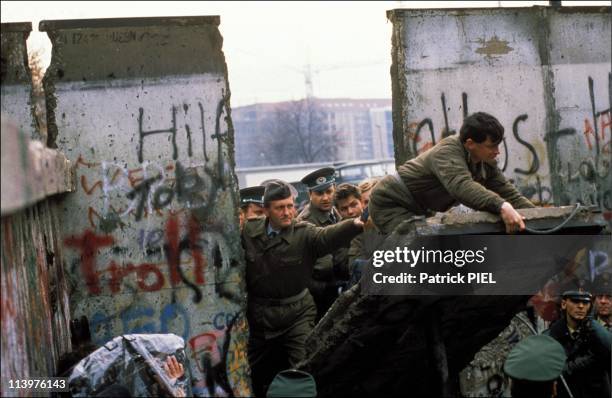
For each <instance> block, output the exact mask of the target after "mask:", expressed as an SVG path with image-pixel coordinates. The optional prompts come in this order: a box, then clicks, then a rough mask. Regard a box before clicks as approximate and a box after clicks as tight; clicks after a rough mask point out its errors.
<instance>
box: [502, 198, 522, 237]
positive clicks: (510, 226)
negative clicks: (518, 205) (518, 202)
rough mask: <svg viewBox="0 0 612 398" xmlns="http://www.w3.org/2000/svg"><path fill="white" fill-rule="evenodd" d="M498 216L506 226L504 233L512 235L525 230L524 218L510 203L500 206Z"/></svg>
mask: <svg viewBox="0 0 612 398" xmlns="http://www.w3.org/2000/svg"><path fill="white" fill-rule="evenodd" d="M499 215H500V216H501V218H502V220H503V221H504V224H506V233H509V234H513V233H515V232H518V231H524V230H525V221H524V220H525V217H523V216H521V215H520V214H519V213H518V212H517V211H516V210H515V209H514V207H512V205H511V204H510V203H508V202H504V203H503V204H502V206H501V211H500V214H499Z"/></svg>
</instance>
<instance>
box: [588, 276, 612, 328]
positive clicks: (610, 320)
mask: <svg viewBox="0 0 612 398" xmlns="http://www.w3.org/2000/svg"><path fill="white" fill-rule="evenodd" d="M593 294H594V295H595V319H596V320H597V321H598V322H599V323H600V324H601V325H602V326H603V327H605V328H606V329H607V330H608V331H609V332H610V331H612V283H610V273H609V272H604V273H602V274H601V275H599V276H597V278H595V281H594V282H593Z"/></svg>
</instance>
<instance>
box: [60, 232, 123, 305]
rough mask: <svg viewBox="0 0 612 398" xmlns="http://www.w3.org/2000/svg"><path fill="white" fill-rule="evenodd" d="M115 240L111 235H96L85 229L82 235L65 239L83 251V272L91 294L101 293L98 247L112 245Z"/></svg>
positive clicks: (65, 242)
mask: <svg viewBox="0 0 612 398" xmlns="http://www.w3.org/2000/svg"><path fill="white" fill-rule="evenodd" d="M114 242H115V240H114V239H113V237H112V236H111V235H96V234H95V233H94V232H92V231H90V230H89V229H88V230H85V232H84V233H83V235H82V236H71V237H68V238H66V239H65V240H64V244H65V245H66V246H68V247H74V248H76V249H78V250H80V252H81V273H82V274H83V276H84V277H85V283H86V284H87V288H88V290H89V292H90V293H91V294H100V292H101V288H100V279H99V277H98V273H97V271H96V256H97V255H98V249H100V248H102V247H107V246H111V245H112V244H113V243H114Z"/></svg>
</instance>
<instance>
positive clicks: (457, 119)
mask: <svg viewBox="0 0 612 398" xmlns="http://www.w3.org/2000/svg"><path fill="white" fill-rule="evenodd" d="M388 17H389V18H390V19H391V21H392V22H393V24H394V27H393V43H392V45H393V50H392V55H393V65H392V71H391V72H392V84H393V108H394V109H393V115H394V139H395V142H396V162H397V163H398V164H399V163H402V162H404V161H405V160H406V159H408V158H411V157H413V156H416V155H417V154H418V153H420V152H421V151H423V150H426V149H427V148H428V147H429V146H431V145H432V144H433V143H435V142H437V141H438V140H439V139H441V138H442V137H444V136H446V135H449V134H453V133H457V132H458V130H459V127H460V126H461V123H462V120H463V118H464V117H465V115H467V114H469V113H473V112H475V111H485V112H489V113H491V114H493V115H495V116H497V117H498V119H500V121H501V123H502V124H503V125H504V126H505V129H506V138H505V142H504V145H503V149H502V153H501V156H500V158H499V162H500V166H501V167H502V169H503V170H504V172H505V173H506V176H507V177H509V178H511V179H512V180H514V181H515V183H516V184H517V186H518V187H519V189H520V190H521V191H522V192H523V193H524V194H525V195H526V196H528V197H529V198H530V199H532V200H534V201H535V202H536V203H539V204H543V205H547V204H556V205H560V204H569V203H573V202H575V201H577V200H579V201H581V202H582V203H584V204H595V205H597V206H599V207H600V208H602V210H603V211H604V212H605V214H606V217H607V218H608V219H610V216H611V215H612V213H611V212H610V210H611V206H612V198H611V197H610V195H611V194H610V189H609V188H608V187H610V186H612V176H611V175H610V172H609V170H610V167H611V166H610V164H611V163H612V162H611V159H612V158H611V153H610V149H609V147H610V129H611V127H610V89H609V88H610V80H609V74H610V58H611V57H610V8H609V7H575V8H570V9H568V8H566V7H563V8H561V9H559V10H556V9H552V8H548V7H532V8H520V9H519V8H517V9H508V8H503V9H469V10H440V9H437V10H393V11H389V12H388Z"/></svg>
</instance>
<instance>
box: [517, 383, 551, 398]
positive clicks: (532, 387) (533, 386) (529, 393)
mask: <svg viewBox="0 0 612 398" xmlns="http://www.w3.org/2000/svg"><path fill="white" fill-rule="evenodd" d="M554 383H555V382H554V380H550V381H529V380H519V379H512V385H511V386H510V394H511V395H512V397H513V398H522V397H525V398H537V397H542V398H550V397H552V393H553V385H554ZM557 388H558V387H557Z"/></svg>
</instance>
